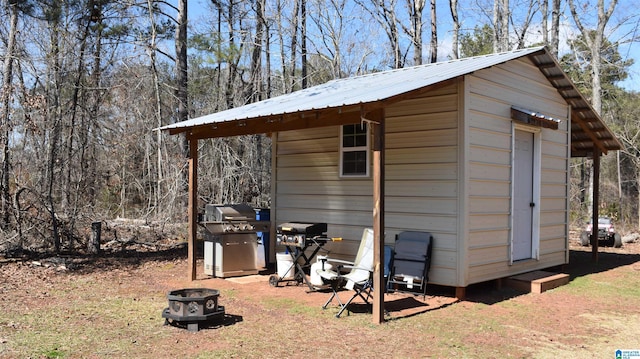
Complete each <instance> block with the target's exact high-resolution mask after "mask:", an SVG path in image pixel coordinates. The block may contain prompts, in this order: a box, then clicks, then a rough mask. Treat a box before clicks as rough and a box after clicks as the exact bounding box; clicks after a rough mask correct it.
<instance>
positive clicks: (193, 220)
mask: <svg viewBox="0 0 640 359" xmlns="http://www.w3.org/2000/svg"><path fill="white" fill-rule="evenodd" d="M188 206H189V208H188V210H187V216H188V217H189V218H188V220H189V236H188V239H187V241H188V243H187V246H188V248H187V262H188V263H187V277H188V280H195V279H196V236H197V234H198V227H197V226H198V223H197V221H198V140H197V139H193V138H192V139H190V140H189V204H188Z"/></svg>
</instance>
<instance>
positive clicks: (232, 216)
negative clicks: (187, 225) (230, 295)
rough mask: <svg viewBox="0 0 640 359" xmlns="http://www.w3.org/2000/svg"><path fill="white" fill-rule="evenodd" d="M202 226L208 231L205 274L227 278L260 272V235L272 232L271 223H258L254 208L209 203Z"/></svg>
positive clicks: (205, 246) (206, 236)
mask: <svg viewBox="0 0 640 359" xmlns="http://www.w3.org/2000/svg"><path fill="white" fill-rule="evenodd" d="M201 224H202V225H203V226H204V227H205V228H206V230H207V233H206V235H205V243H204V273H205V274H207V275H211V276H216V277H221V278H225V277H235V276H242V275H250V274H257V273H258V268H257V263H256V260H257V250H258V235H257V232H259V231H268V230H269V224H268V223H267V222H264V221H257V220H256V212H255V210H254V209H253V208H252V207H251V206H249V205H247V204H227V205H215V204H208V205H206V206H205V213H204V218H203V221H202V222H201Z"/></svg>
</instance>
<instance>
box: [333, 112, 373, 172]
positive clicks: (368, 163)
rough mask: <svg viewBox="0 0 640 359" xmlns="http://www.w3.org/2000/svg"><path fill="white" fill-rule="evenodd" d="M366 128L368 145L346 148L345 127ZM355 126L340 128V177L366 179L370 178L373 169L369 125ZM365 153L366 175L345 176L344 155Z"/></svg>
mask: <svg viewBox="0 0 640 359" xmlns="http://www.w3.org/2000/svg"><path fill="white" fill-rule="evenodd" d="M354 125H355V126H365V128H366V139H367V143H366V145H365V146H354V147H344V141H343V139H344V127H345V126H354ZM354 125H343V126H340V154H339V156H340V159H339V162H340V172H339V174H340V177H341V178H366V177H369V173H370V172H369V171H370V170H369V168H370V167H371V156H370V152H371V151H370V148H371V136H370V135H369V126H368V124H367V123H360V124H354ZM362 151H364V152H365V155H366V164H365V173H356V174H345V173H344V163H343V161H344V154H345V153H347V152H362Z"/></svg>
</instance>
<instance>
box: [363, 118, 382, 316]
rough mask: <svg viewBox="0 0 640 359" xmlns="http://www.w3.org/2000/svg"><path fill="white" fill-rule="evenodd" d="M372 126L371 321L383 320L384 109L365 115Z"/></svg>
mask: <svg viewBox="0 0 640 359" xmlns="http://www.w3.org/2000/svg"><path fill="white" fill-rule="evenodd" d="M366 119H367V120H371V121H372V122H371V127H372V128H373V243H374V245H373V309H372V311H373V323H374V324H380V323H382V322H384V292H385V287H384V232H385V227H384V182H385V178H384V152H385V145H384V132H385V129H384V122H385V121H384V109H380V110H377V111H375V112H373V113H370V114H368V115H367V116H366Z"/></svg>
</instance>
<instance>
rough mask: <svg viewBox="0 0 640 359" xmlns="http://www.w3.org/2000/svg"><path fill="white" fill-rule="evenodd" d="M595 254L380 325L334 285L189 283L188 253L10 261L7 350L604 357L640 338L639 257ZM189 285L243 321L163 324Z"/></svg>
mask: <svg viewBox="0 0 640 359" xmlns="http://www.w3.org/2000/svg"><path fill="white" fill-rule="evenodd" d="M588 257H589V253H584V252H581V251H580V249H578V250H577V251H573V252H572V263H575V264H572V265H571V266H570V267H569V268H568V269H569V273H571V275H572V280H571V282H570V283H569V284H568V285H566V286H563V287H560V288H557V289H554V290H552V291H549V292H546V293H544V294H542V295H535V294H522V293H518V292H514V291H513V290H511V289H509V288H502V289H500V290H498V289H495V288H494V287H492V286H485V285H480V286H474V287H471V288H469V289H468V295H469V298H468V300H466V301H463V302H456V301H455V299H454V298H452V296H451V295H450V294H448V292H447V291H440V290H438V289H439V288H434V289H433V292H432V293H431V295H430V296H429V298H428V300H427V301H426V303H422V302H421V301H420V299H421V297H415V298H414V297H406V298H405V297H391V298H392V300H393V303H396V304H398V303H402V304H403V305H405V308H404V309H403V310H400V309H398V310H397V311H395V310H393V311H392V312H391V316H390V317H389V320H388V321H387V322H386V323H384V324H383V325H373V324H371V317H370V315H368V314H364V313H352V314H351V315H349V316H344V317H342V318H340V319H336V318H335V317H334V316H335V313H336V312H337V308H335V307H330V308H329V309H327V310H322V309H321V308H320V305H321V304H322V303H323V302H324V300H325V299H326V298H327V296H328V294H327V293H306V292H305V290H304V289H305V288H303V287H296V286H287V287H279V288H273V287H270V286H269V285H268V284H267V283H266V282H257V283H247V284H239V283H234V282H232V281H229V280H223V279H204V278H203V279H200V280H198V281H196V282H195V283H191V282H188V281H186V280H184V274H185V272H186V264H185V260H184V259H182V258H179V259H172V258H171V257H166V256H161V257H153V256H150V257H146V258H106V259H99V260H95V261H92V260H87V259H78V260H77V261H79V263H77V265H76V268H75V269H74V270H71V271H57V270H56V267H44V266H34V265H32V264H30V262H24V263H22V262H17V263H4V264H2V265H0V274H1V276H0V278H2V279H0V280H1V282H0V302H1V303H2V306H1V308H3V310H2V311H0V357H3V358H106V357H109V358H125V357H126V358H131V357H135V358H175V357H185V358H234V357H235V358H282V357H286V358H303V357H313V358H316V357H318V358H319V357H383V356H388V357H395V358H414V357H433V358H440V357H461V358H509V357H515V358H551V357H554V358H557V357H584V358H602V357H613V353H614V351H615V349H618V348H626V349H637V348H640V336H638V333H640V315H639V314H638V313H639V310H638V308H640V256H639V255H638V254H629V253H626V254H616V253H608V254H603V255H602V256H601V262H600V264H599V265H598V266H594V265H593V264H590V262H589V260H588V259H587V258H588ZM191 286H202V287H210V288H216V289H219V290H220V291H221V297H220V303H221V304H222V305H224V306H225V308H226V311H227V314H229V315H232V316H234V317H235V318H236V319H241V320H240V321H237V322H235V323H233V324H231V325H226V326H225V325H221V326H213V327H212V328H209V329H206V330H201V331H199V332H197V333H190V332H188V331H186V330H183V329H179V328H175V327H172V326H164V325H163V319H162V318H161V315H160V313H161V311H162V309H163V308H164V307H165V306H166V304H167V303H166V293H167V292H168V291H169V290H172V289H176V288H184V287H191ZM345 296H346V294H345ZM393 303H392V302H389V305H390V308H392V307H393ZM407 303H413V304H416V305H415V307H414V308H412V310H413V311H411V310H407V309H406V308H407V307H406V304H407ZM420 303H421V304H420Z"/></svg>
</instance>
